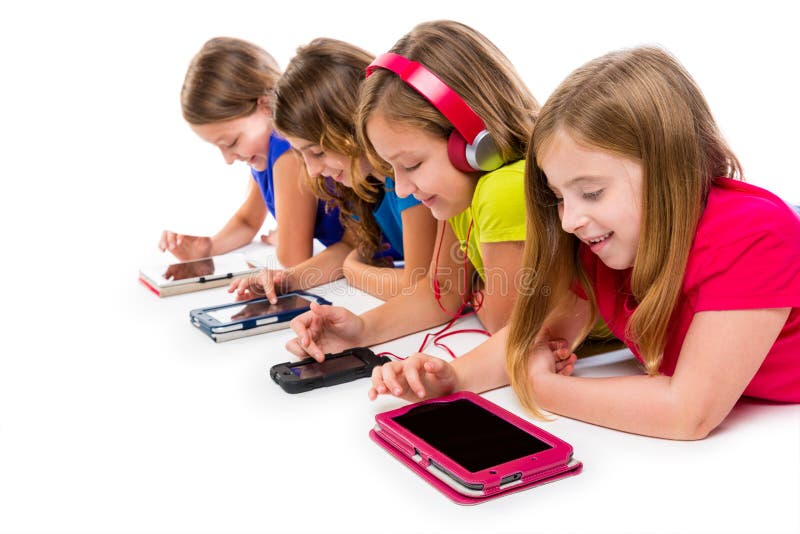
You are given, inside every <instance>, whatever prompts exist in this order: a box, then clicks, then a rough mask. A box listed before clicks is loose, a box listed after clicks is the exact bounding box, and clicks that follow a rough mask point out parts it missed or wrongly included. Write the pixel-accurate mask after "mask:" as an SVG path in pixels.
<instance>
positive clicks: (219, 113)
mask: <svg viewBox="0 0 800 534" xmlns="http://www.w3.org/2000/svg"><path fill="white" fill-rule="evenodd" d="M280 74H281V73H280V69H279V68H278V63H277V62H276V61H275V59H274V58H273V57H272V56H271V55H269V54H268V53H267V52H266V51H265V50H263V49H262V48H260V47H258V46H256V45H254V44H253V43H250V42H247V41H243V40H242V39H235V38H232V37H215V38H213V39H210V40H209V41H207V42H206V43H205V44H204V45H203V47H202V48H201V49H200V51H199V52H197V54H195V56H194V58H192V61H191V62H190V63H189V68H188V69H187V70H186V76H185V78H184V81H183V87H182V89H181V110H182V112H183V118H184V119H185V120H186V122H188V123H189V124H209V123H214V122H223V121H228V120H233V119H238V118H240V117H246V116H248V115H250V114H251V113H253V112H255V111H256V109H257V108H258V101H259V98H261V97H262V96H267V97H271V95H272V90H273V88H274V87H275V82H276V81H277V80H278V77H279V76H280Z"/></svg>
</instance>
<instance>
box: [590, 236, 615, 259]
mask: <svg viewBox="0 0 800 534" xmlns="http://www.w3.org/2000/svg"><path fill="white" fill-rule="evenodd" d="M612 237H614V232H606V233H605V234H601V235H599V236H595V237H591V238H584V239H583V242H584V243H586V245H587V246H588V247H589V249H590V250H591V251H592V252H594V253H595V254H597V253H598V252H600V251H601V250H602V249H603V248H605V246H606V245H607V244H608V241H609V240H610V239H611V238H612ZM600 238H603V240H602V241H599V242H596V243H592V241H593V240H596V239H600Z"/></svg>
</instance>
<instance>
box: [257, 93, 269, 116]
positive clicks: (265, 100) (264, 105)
mask: <svg viewBox="0 0 800 534" xmlns="http://www.w3.org/2000/svg"><path fill="white" fill-rule="evenodd" d="M258 109H259V110H262V111H265V112H266V113H267V115H268V116H269V117H272V99H271V98H270V97H268V96H267V95H261V96H260V97H258Z"/></svg>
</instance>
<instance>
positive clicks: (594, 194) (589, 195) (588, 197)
mask: <svg viewBox="0 0 800 534" xmlns="http://www.w3.org/2000/svg"><path fill="white" fill-rule="evenodd" d="M601 194H603V189H598V190H597V191H590V192H587V193H583V198H585V199H586V200H597V199H598V198H600V195H601Z"/></svg>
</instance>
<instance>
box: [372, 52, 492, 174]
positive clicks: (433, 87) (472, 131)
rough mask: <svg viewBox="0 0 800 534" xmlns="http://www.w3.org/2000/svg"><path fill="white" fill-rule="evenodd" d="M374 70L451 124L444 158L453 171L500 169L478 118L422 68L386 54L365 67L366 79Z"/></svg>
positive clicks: (440, 81)
mask: <svg viewBox="0 0 800 534" xmlns="http://www.w3.org/2000/svg"><path fill="white" fill-rule="evenodd" d="M378 67H381V68H384V69H387V70H390V71H392V72H394V73H395V74H397V75H398V76H400V79H401V80H403V81H404V82H406V83H407V84H408V85H410V86H411V87H413V88H414V89H415V90H416V91H417V92H418V93H419V94H421V95H422V96H424V97H425V98H426V99H427V100H428V102H430V103H431V104H433V106H434V107H435V108H436V109H438V110H439V112H441V114H442V115H444V116H445V118H446V119H447V120H449V121H450V122H451V123H452V124H453V126H454V127H455V129H454V130H453V133H451V134H450V138H449V139H448V140H447V154H448V155H449V156H450V162H451V163H452V164H453V166H454V167H455V168H457V169H458V170H460V171H464V172H475V171H493V170H494V169H497V168H498V167H500V166H502V165H503V163H504V162H503V158H502V157H501V156H500V150H499V149H498V148H497V145H496V144H495V142H494V140H493V139H492V137H491V135H489V131H488V130H487V129H486V125H484V123H483V121H482V120H481V118H480V117H478V115H477V114H476V113H475V112H474V111H473V110H472V108H471V107H469V105H467V103H466V102H464V100H463V99H462V98H461V97H460V96H458V93H456V92H455V91H453V90H452V89H451V88H450V87H449V86H448V85H447V84H446V83H444V82H443V81H442V80H441V79H439V77H438V76H436V75H435V74H434V73H433V72H431V71H430V70H428V68H427V67H425V65H423V64H421V63H418V62H416V61H411V60H410V59H408V58H405V57H403V56H401V55H398V54H393V53H391V52H387V53H386V54H381V55H380V56H378V57H377V58H375V61H373V62H372V63H371V64H370V65H369V66H368V67H367V77H369V75H370V74H372V72H373V71H374V70H375V69H376V68H378Z"/></svg>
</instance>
